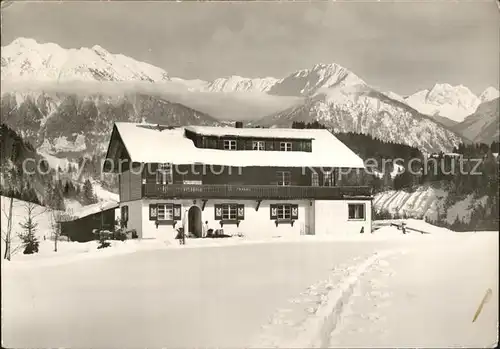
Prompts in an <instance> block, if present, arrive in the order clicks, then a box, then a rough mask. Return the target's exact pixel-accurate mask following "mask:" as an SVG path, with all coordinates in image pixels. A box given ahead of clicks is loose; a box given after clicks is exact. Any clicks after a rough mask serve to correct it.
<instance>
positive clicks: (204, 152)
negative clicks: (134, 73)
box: [115, 122, 364, 168]
mask: <svg viewBox="0 0 500 349" xmlns="http://www.w3.org/2000/svg"><path fill="white" fill-rule="evenodd" d="M115 126H116V130H117V131H118V133H119V136H120V138H121V139H122V141H123V143H124V146H125V148H126V150H127V152H128V154H129V156H130V159H131V161H134V162H142V163H174V164H207V165H220V166H237V167H239V166H241V167H244V166H273V167H347V168H363V167H364V164H363V160H362V159H361V158H360V157H359V156H357V155H356V154H355V153H354V152H353V151H352V150H351V149H349V148H348V147H347V146H346V145H345V144H344V143H342V142H341V141H339V140H338V139H337V137H335V136H334V135H333V134H331V133H330V132H329V131H328V130H316V129H305V130H304V129H301V130H299V129H278V128H272V129H261V128H248V129H245V128H232V127H208V126H203V127H201V126H189V127H177V128H162V129H161V130H160V129H159V128H158V127H155V126H156V125H148V124H137V123H127V122H117V123H115ZM185 129H188V130H191V131H193V132H196V133H198V134H203V135H212V134H213V135H221V136H222V135H234V136H237V135H239V136H245V137H272V138H295V139H311V140H312V152H301V151H300V152H299V151H293V152H283V151H256V150H237V151H236V150H235V151H229V150H221V149H202V148H197V147H195V145H194V143H193V141H192V140H190V139H189V138H186V137H185Z"/></svg>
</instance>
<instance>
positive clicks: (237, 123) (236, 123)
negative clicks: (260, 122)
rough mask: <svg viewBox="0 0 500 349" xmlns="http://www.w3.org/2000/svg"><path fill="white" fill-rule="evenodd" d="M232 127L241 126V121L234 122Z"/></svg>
mask: <svg viewBox="0 0 500 349" xmlns="http://www.w3.org/2000/svg"><path fill="white" fill-rule="evenodd" d="M234 127H236V128H243V121H236V122H235V123H234Z"/></svg>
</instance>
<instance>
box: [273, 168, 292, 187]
mask: <svg viewBox="0 0 500 349" xmlns="http://www.w3.org/2000/svg"><path fill="white" fill-rule="evenodd" d="M276 179H277V183H278V185H290V184H291V180H292V174H291V173H290V171H277V172H276Z"/></svg>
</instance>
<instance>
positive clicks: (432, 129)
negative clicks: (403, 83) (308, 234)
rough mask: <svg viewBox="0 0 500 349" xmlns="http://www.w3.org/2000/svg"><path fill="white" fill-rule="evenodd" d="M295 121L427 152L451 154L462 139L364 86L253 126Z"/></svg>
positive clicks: (333, 92)
mask: <svg viewBox="0 0 500 349" xmlns="http://www.w3.org/2000/svg"><path fill="white" fill-rule="evenodd" d="M294 121H302V122H312V121H318V122H320V123H322V124H324V125H326V126H328V127H331V128H332V129H333V130H334V131H335V132H355V133H363V134H370V135H372V136H373V137H375V138H378V139H381V140H384V141H392V142H395V143H402V144H407V145H410V146H414V147H418V148H419V149H421V150H423V151H424V152H428V153H430V152H439V151H444V152H447V151H451V150H452V149H453V147H454V146H458V144H459V143H460V142H462V141H463V139H462V137H461V136H459V135H458V134H456V133H455V132H452V131H450V130H449V129H448V128H446V127H445V126H443V125H441V124H438V123H436V122H435V121H434V120H433V119H432V118H430V117H428V116H425V115H422V114H420V113H419V112H417V111H416V110H414V109H413V108H411V107H409V106H408V105H406V104H405V103H402V102H400V101H397V100H394V99H392V98H390V97H388V96H387V95H385V94H383V93H380V92H378V91H376V90H374V89H372V88H371V87H369V86H366V85H353V86H337V87H334V88H331V89H327V90H323V91H322V92H321V93H318V94H316V95H314V96H312V97H309V98H307V99H306V101H305V102H304V103H303V104H301V105H299V106H296V107H292V108H289V109H287V110H284V111H282V112H279V113H276V114H274V115H270V116H268V117H266V118H263V119H261V120H259V121H257V122H256V124H260V125H264V126H290V125H291V124H292V123H293V122H294Z"/></svg>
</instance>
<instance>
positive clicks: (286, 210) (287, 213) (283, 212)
mask: <svg viewBox="0 0 500 349" xmlns="http://www.w3.org/2000/svg"><path fill="white" fill-rule="evenodd" d="M276 217H277V218H278V219H291V218H292V208H291V207H290V205H279V206H278V212H277V213H276Z"/></svg>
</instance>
